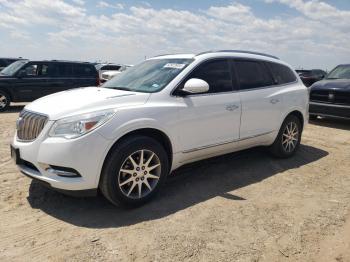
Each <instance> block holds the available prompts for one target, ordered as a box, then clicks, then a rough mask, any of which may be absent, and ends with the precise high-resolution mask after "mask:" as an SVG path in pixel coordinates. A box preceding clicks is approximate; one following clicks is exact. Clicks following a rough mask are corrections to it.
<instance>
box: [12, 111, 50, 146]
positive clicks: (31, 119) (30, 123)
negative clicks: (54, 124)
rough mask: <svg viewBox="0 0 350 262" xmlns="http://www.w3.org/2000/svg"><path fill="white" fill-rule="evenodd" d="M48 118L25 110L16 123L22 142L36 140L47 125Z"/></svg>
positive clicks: (18, 135)
mask: <svg viewBox="0 0 350 262" xmlns="http://www.w3.org/2000/svg"><path fill="white" fill-rule="evenodd" d="M47 120H48V118H47V116H44V115H41V114H37V113H33V112H29V111H25V110H23V111H22V112H21V113H20V114H19V118H18V120H17V123H16V128H17V137H18V139H19V140H21V141H33V140H35V139H36V138H37V137H38V136H39V134H40V133H41V131H42V130H43V128H44V126H45V125H46V123H47Z"/></svg>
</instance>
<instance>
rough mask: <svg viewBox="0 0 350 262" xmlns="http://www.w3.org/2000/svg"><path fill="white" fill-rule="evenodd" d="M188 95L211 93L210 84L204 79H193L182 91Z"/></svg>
mask: <svg viewBox="0 0 350 262" xmlns="http://www.w3.org/2000/svg"><path fill="white" fill-rule="evenodd" d="M182 91H183V92H184V93H187V94H199V93H205V92H208V91H209V84H208V83H207V82H205V81H204V80H202V79H198V78H191V79H190V80H188V81H187V82H186V83H185V85H184V88H183V89H182Z"/></svg>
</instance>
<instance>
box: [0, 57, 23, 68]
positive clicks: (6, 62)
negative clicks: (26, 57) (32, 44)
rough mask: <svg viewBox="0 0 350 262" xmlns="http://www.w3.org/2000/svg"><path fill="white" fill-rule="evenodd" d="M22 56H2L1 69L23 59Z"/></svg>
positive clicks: (0, 60) (0, 59)
mask: <svg viewBox="0 0 350 262" xmlns="http://www.w3.org/2000/svg"><path fill="white" fill-rule="evenodd" d="M22 59H23V58H22V57H19V58H1V57H0V71H1V70H3V69H4V68H5V67H7V66H9V65H11V64H12V63H14V62H16V61H18V60H22Z"/></svg>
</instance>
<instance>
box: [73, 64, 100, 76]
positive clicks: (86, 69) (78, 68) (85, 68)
mask: <svg viewBox="0 0 350 262" xmlns="http://www.w3.org/2000/svg"><path fill="white" fill-rule="evenodd" d="M73 73H74V75H75V76H95V75H96V71H95V69H94V66H92V65H84V64H74V65H73Z"/></svg>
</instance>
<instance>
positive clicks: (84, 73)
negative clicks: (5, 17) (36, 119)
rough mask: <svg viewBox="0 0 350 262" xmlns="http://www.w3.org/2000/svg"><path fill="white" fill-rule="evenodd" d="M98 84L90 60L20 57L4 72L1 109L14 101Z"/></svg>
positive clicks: (1, 83)
mask: <svg viewBox="0 0 350 262" xmlns="http://www.w3.org/2000/svg"><path fill="white" fill-rule="evenodd" d="M98 85H99V76H98V73H97V71H96V68H95V67H94V65H93V64H90V63H83V62H69V61H57V60H52V61H29V60H19V61H16V62H14V63H13V64H11V65H10V66H8V67H6V68H5V69H4V70H2V71H1V73H0V111H4V110H6V108H7V107H8V106H9V105H10V102H31V101H34V100H35V99H38V98H40V97H43V96H46V95H49V94H52V93H56V92H60V91H64V90H67V89H72V88H77V87H86V86H98Z"/></svg>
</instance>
